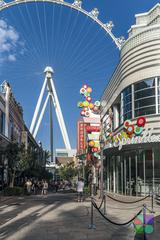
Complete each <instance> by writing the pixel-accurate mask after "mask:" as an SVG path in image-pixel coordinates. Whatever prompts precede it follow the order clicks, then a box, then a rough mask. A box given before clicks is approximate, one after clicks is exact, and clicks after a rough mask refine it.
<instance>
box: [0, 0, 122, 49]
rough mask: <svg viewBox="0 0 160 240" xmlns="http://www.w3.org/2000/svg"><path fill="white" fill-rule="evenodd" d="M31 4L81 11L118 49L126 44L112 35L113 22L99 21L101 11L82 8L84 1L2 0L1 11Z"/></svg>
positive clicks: (0, 2) (120, 38) (0, 3)
mask: <svg viewBox="0 0 160 240" xmlns="http://www.w3.org/2000/svg"><path fill="white" fill-rule="evenodd" d="M29 2H48V3H56V4H61V5H63V6H65V7H69V8H72V9H74V10H77V11H80V12H81V13H83V14H84V15H86V16H88V17H90V18H91V19H92V20H94V21H95V22H96V23H97V24H98V25H99V26H100V27H101V28H103V29H104V30H105V32H106V33H107V34H109V36H110V37H111V38H112V40H113V42H114V43H115V44H116V46H117V47H118V49H119V50H120V49H121V48H122V46H123V44H124V42H125V40H124V37H119V38H116V37H115V36H114V34H113V33H112V28H113V26H114V25H113V22H112V21H109V22H108V23H103V22H102V21H101V20H99V19H98V15H99V11H98V9H97V8H94V9H93V10H92V11H91V12H87V11H86V10H85V9H83V8H82V0H74V2H73V3H68V2H65V1H64V0H14V1H13V0H11V1H10V2H5V1H3V0H0V11H2V10H3V9H6V8H8V7H12V6H15V5H17V4H23V3H29Z"/></svg>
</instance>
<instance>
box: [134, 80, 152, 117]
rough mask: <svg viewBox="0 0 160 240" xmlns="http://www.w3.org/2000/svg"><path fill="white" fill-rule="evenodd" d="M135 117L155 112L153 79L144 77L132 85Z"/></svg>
mask: <svg viewBox="0 0 160 240" xmlns="http://www.w3.org/2000/svg"><path fill="white" fill-rule="evenodd" d="M134 89H135V93H134V100H135V117H138V116H143V115H150V114H156V107H155V105H156V97H155V79H146V80H144V81H141V82H138V83H136V84H135V85H134Z"/></svg>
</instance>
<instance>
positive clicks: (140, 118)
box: [137, 117, 146, 127]
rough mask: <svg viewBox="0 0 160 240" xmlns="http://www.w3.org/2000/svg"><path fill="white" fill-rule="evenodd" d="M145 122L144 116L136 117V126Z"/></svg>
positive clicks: (141, 125) (143, 124) (142, 125)
mask: <svg viewBox="0 0 160 240" xmlns="http://www.w3.org/2000/svg"><path fill="white" fill-rule="evenodd" d="M145 124H146V119H145V118H144V117H139V118H138V119H137V126H138V127H144V126H145Z"/></svg>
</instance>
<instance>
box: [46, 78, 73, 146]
mask: <svg viewBox="0 0 160 240" xmlns="http://www.w3.org/2000/svg"><path fill="white" fill-rule="evenodd" d="M50 83H51V87H52V91H53V95H52V97H53V101H54V100H55V112H56V115H57V119H58V123H59V126H60V129H61V133H62V137H63V140H64V144H65V146H66V149H71V145H70V142H69V137H68V133H67V130H66V125H65V122H64V119H63V115H62V111H61V107H60V104H59V100H58V96H57V92H56V89H55V86H54V82H53V79H52V78H50Z"/></svg>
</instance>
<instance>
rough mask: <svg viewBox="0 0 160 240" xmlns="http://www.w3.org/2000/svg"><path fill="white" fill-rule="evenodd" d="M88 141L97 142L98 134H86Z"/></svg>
mask: <svg viewBox="0 0 160 240" xmlns="http://www.w3.org/2000/svg"><path fill="white" fill-rule="evenodd" d="M88 140H97V141H98V140H99V133H97V134H96V133H93V134H88Z"/></svg>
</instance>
